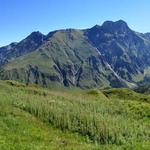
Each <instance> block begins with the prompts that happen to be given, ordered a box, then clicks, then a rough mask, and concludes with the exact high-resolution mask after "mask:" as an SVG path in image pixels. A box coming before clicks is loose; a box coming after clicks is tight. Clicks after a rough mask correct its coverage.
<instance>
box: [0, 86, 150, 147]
mask: <svg viewBox="0 0 150 150" xmlns="http://www.w3.org/2000/svg"><path fill="white" fill-rule="evenodd" d="M0 87H1V85H0ZM3 88H7V91H8V93H6V92H4V91H1V97H0V99H2V98H3V103H5V102H6V101H7V102H9V103H11V104H12V105H13V106H15V107H18V108H20V109H23V110H25V111H27V112H29V113H31V114H33V115H35V116H36V117H38V118H40V119H41V120H43V121H44V122H47V123H50V124H52V125H53V126H55V127H57V128H59V129H61V130H69V131H71V132H78V133H80V134H81V135H83V136H86V137H87V139H89V140H92V141H93V142H96V143H101V144H117V145H123V144H127V143H131V144H133V143H142V142H148V143H149V142H150V141H149V139H150V130H149V129H150V126H149V125H150V105H149V103H145V102H143V101H141V102H139V101H136V100H134V101H126V100H120V99H117V98H116V99H111V98H109V99H108V98H107V97H105V95H103V94H102V93H101V92H100V91H95V90H94V91H89V90H88V91H77V92H76V91H68V92H65V93H64V92H59V91H48V90H46V89H42V88H35V87H32V86H30V87H24V86H22V87H18V86H17V87H15V86H8V85H3ZM1 103H2V101H1ZM149 144H150V143H149Z"/></svg>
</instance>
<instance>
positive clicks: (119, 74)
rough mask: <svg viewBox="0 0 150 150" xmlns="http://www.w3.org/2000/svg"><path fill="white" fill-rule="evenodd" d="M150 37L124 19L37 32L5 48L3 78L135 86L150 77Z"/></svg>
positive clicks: (2, 52)
mask: <svg viewBox="0 0 150 150" xmlns="http://www.w3.org/2000/svg"><path fill="white" fill-rule="evenodd" d="M149 38H150V36H149V34H148V33H146V34H143V33H137V32H135V31H133V30H131V29H130V28H129V27H128V25H127V23H126V22H124V21H123V20H119V21H116V22H113V21H106V22H104V23H103V24H102V25H101V26H99V25H96V26H94V27H92V28H90V29H84V30H79V29H63V30H56V31H53V32H49V33H48V34H47V35H43V34H42V33H40V32H39V31H37V32H32V33H31V34H30V35H29V36H28V37H27V38H25V39H24V40H22V41H21V42H19V43H15V44H10V45H8V46H6V47H2V48H0V58H1V61H0V68H1V69H0V70H1V71H0V79H3V80H8V79H12V80H19V81H22V82H25V83H30V82H31V83H36V84H40V85H42V86H46V87H49V86H55V85H57V86H58V87H59V86H66V87H72V86H75V87H81V88H92V87H108V86H111V87H133V86H136V85H138V84H139V83H141V82H142V81H144V78H145V77H147V74H148V76H149V66H150V60H149V59H148V58H149V56H150V39H149ZM145 72H146V74H145Z"/></svg>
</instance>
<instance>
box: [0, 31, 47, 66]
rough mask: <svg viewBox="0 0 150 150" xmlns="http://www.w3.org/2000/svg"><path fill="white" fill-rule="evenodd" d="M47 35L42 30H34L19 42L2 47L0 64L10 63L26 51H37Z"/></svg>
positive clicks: (0, 49)
mask: <svg viewBox="0 0 150 150" xmlns="http://www.w3.org/2000/svg"><path fill="white" fill-rule="evenodd" d="M44 40H45V36H44V35H43V34H42V33H40V32H33V33H31V34H30V35H29V36H28V37H27V38H25V39H24V40H22V41H21V42H19V43H12V44H10V45H8V46H5V47H1V48H0V64H5V63H8V62H9V61H11V60H14V59H15V58H17V57H19V56H22V55H24V54H26V53H29V52H32V51H35V50H36V49H37V48H38V47H39V46H40V45H42V44H43V42H44Z"/></svg>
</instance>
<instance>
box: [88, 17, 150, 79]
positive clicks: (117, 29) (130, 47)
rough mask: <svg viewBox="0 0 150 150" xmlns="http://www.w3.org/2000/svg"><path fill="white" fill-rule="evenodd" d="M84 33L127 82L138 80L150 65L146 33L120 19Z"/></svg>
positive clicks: (148, 41)
mask: <svg viewBox="0 0 150 150" xmlns="http://www.w3.org/2000/svg"><path fill="white" fill-rule="evenodd" d="M85 34H86V36H87V37H88V39H89V41H90V43H91V44H92V45H93V46H94V47H97V49H98V50H99V51H100V52H101V53H102V55H103V58H104V59H105V60H106V61H107V62H108V63H109V64H110V65H111V67H112V68H113V69H114V71H115V72H116V73H117V74H118V75H119V76H120V77H122V78H123V79H125V80H128V81H129V82H137V81H138V80H141V78H142V76H143V75H144V71H145V69H147V68H148V66H150V59H149V58H150V40H149V35H148V34H146V35H144V34H140V33H136V32H134V31H132V30H131V29H130V28H129V27H128V25H127V24H126V23H125V22H124V21H122V20H119V21H117V22H112V21H107V22H105V23H104V24H103V25H102V26H94V27H93V28H91V29H88V30H86V31H85ZM138 76H141V78H140V77H138Z"/></svg>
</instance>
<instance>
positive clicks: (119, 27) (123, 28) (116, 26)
mask: <svg viewBox="0 0 150 150" xmlns="http://www.w3.org/2000/svg"><path fill="white" fill-rule="evenodd" d="M102 28H103V29H107V30H109V31H110V32H114V31H118V32H127V31H129V30H130V28H129V27H128V24H127V23H126V22H125V21H123V20H118V21H115V22H114V21H105V22H104V23H103V24H102Z"/></svg>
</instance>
